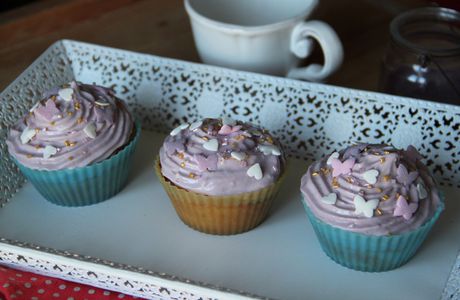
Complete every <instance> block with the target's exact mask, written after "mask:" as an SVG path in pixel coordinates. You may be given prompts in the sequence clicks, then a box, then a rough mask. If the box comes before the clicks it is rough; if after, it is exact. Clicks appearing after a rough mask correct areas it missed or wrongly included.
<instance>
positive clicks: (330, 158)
mask: <svg viewBox="0 0 460 300" xmlns="http://www.w3.org/2000/svg"><path fill="white" fill-rule="evenodd" d="M339 157H340V153H339V152H334V153H332V154H331V156H329V158H328V159H327V162H326V164H328V165H331V164H332V160H333V159H334V158H339Z"/></svg>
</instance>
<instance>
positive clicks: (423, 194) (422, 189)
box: [417, 183, 428, 199]
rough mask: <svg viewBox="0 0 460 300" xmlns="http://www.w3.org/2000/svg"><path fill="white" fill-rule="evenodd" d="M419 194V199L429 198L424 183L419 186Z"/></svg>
mask: <svg viewBox="0 0 460 300" xmlns="http://www.w3.org/2000/svg"><path fill="white" fill-rule="evenodd" d="M417 192H418V198H419V199H425V198H426V197H427V196H428V193H427V191H426V189H425V185H423V183H418V184H417Z"/></svg>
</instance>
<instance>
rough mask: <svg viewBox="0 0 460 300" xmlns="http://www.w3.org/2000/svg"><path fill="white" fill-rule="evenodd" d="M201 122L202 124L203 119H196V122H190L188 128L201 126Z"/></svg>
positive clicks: (192, 128)
mask: <svg viewBox="0 0 460 300" xmlns="http://www.w3.org/2000/svg"><path fill="white" fill-rule="evenodd" d="M201 124H203V121H196V122H193V123H192V124H190V128H189V129H190V130H192V131H193V130H195V129H197V128H198V127H200V126H201Z"/></svg>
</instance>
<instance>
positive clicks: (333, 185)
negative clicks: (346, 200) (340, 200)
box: [332, 177, 340, 189]
mask: <svg viewBox="0 0 460 300" xmlns="http://www.w3.org/2000/svg"><path fill="white" fill-rule="evenodd" d="M332 187H333V188H334V189H338V188H339V187H340V185H339V182H338V181H337V177H334V178H332Z"/></svg>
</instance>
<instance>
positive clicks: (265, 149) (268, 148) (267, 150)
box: [259, 145, 281, 156]
mask: <svg viewBox="0 0 460 300" xmlns="http://www.w3.org/2000/svg"><path fill="white" fill-rule="evenodd" d="M259 150H260V152H262V153H263V154H264V155H270V154H271V155H276V156H279V155H281V151H280V149H279V148H278V147H276V146H275V145H259Z"/></svg>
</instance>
